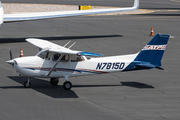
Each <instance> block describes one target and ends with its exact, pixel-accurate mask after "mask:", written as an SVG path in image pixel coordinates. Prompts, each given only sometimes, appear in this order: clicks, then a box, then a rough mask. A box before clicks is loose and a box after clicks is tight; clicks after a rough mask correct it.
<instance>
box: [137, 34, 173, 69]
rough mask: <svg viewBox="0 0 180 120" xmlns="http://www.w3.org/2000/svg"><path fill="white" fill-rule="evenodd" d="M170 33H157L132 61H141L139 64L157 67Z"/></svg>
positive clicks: (159, 64)
mask: <svg viewBox="0 0 180 120" xmlns="http://www.w3.org/2000/svg"><path fill="white" fill-rule="evenodd" d="M169 37H170V35H165V34H157V35H156V36H155V37H154V38H153V39H152V40H151V41H150V42H149V43H148V44H147V45H146V46H145V47H144V48H143V49H142V50H141V51H140V52H139V54H138V55H137V57H136V58H135V60H134V61H139V62H140V61H141V62H140V64H139V66H142V67H143V66H144V67H150V68H153V67H158V68H160V66H161V59H162V56H163V54H164V51H165V49H166V45H167V42H168V40H169Z"/></svg>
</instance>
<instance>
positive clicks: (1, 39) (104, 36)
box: [0, 35, 123, 43]
mask: <svg viewBox="0 0 180 120" xmlns="http://www.w3.org/2000/svg"><path fill="white" fill-rule="evenodd" d="M108 37H123V36H122V35H94V36H58V37H35V36H31V37H22V38H0V43H14V42H26V41H25V39H27V38H38V39H45V40H49V41H51V40H75V39H92V38H108Z"/></svg>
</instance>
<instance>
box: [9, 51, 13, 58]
mask: <svg viewBox="0 0 180 120" xmlns="http://www.w3.org/2000/svg"><path fill="white" fill-rule="evenodd" d="M9 55H10V60H12V59H13V56H12V52H11V48H9Z"/></svg>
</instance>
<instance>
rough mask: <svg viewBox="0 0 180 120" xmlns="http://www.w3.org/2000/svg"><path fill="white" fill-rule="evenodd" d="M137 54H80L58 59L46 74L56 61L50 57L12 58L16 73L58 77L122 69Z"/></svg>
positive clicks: (29, 75)
mask: <svg viewBox="0 0 180 120" xmlns="http://www.w3.org/2000/svg"><path fill="white" fill-rule="evenodd" d="M136 55H137V54H131V55H122V56H112V57H99V58H87V57H85V56H81V58H82V59H81V60H78V61H75V60H72V56H71V55H69V59H68V60H66V61H63V60H61V61H59V62H58V64H57V66H56V67H55V68H54V69H53V71H52V73H51V74H50V75H49V76H47V74H48V73H49V71H50V70H51V69H52V66H54V64H55V63H56V61H54V60H53V58H52V57H50V58H49V59H46V58H44V59H43V58H41V57H39V56H30V57H21V58H16V59H14V61H15V64H14V67H15V69H16V71H17V73H19V74H21V75H23V76H28V77H48V78H60V77H69V76H80V75H89V74H101V73H109V72H117V71H123V70H124V69H125V68H126V67H127V66H128V65H129V64H130V63H131V62H132V61H133V60H134V59H135V57H136ZM52 56H53V55H52Z"/></svg>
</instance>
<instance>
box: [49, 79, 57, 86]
mask: <svg viewBox="0 0 180 120" xmlns="http://www.w3.org/2000/svg"><path fill="white" fill-rule="evenodd" d="M58 82H59V80H58V78H51V79H50V83H51V85H57V84H58Z"/></svg>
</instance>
